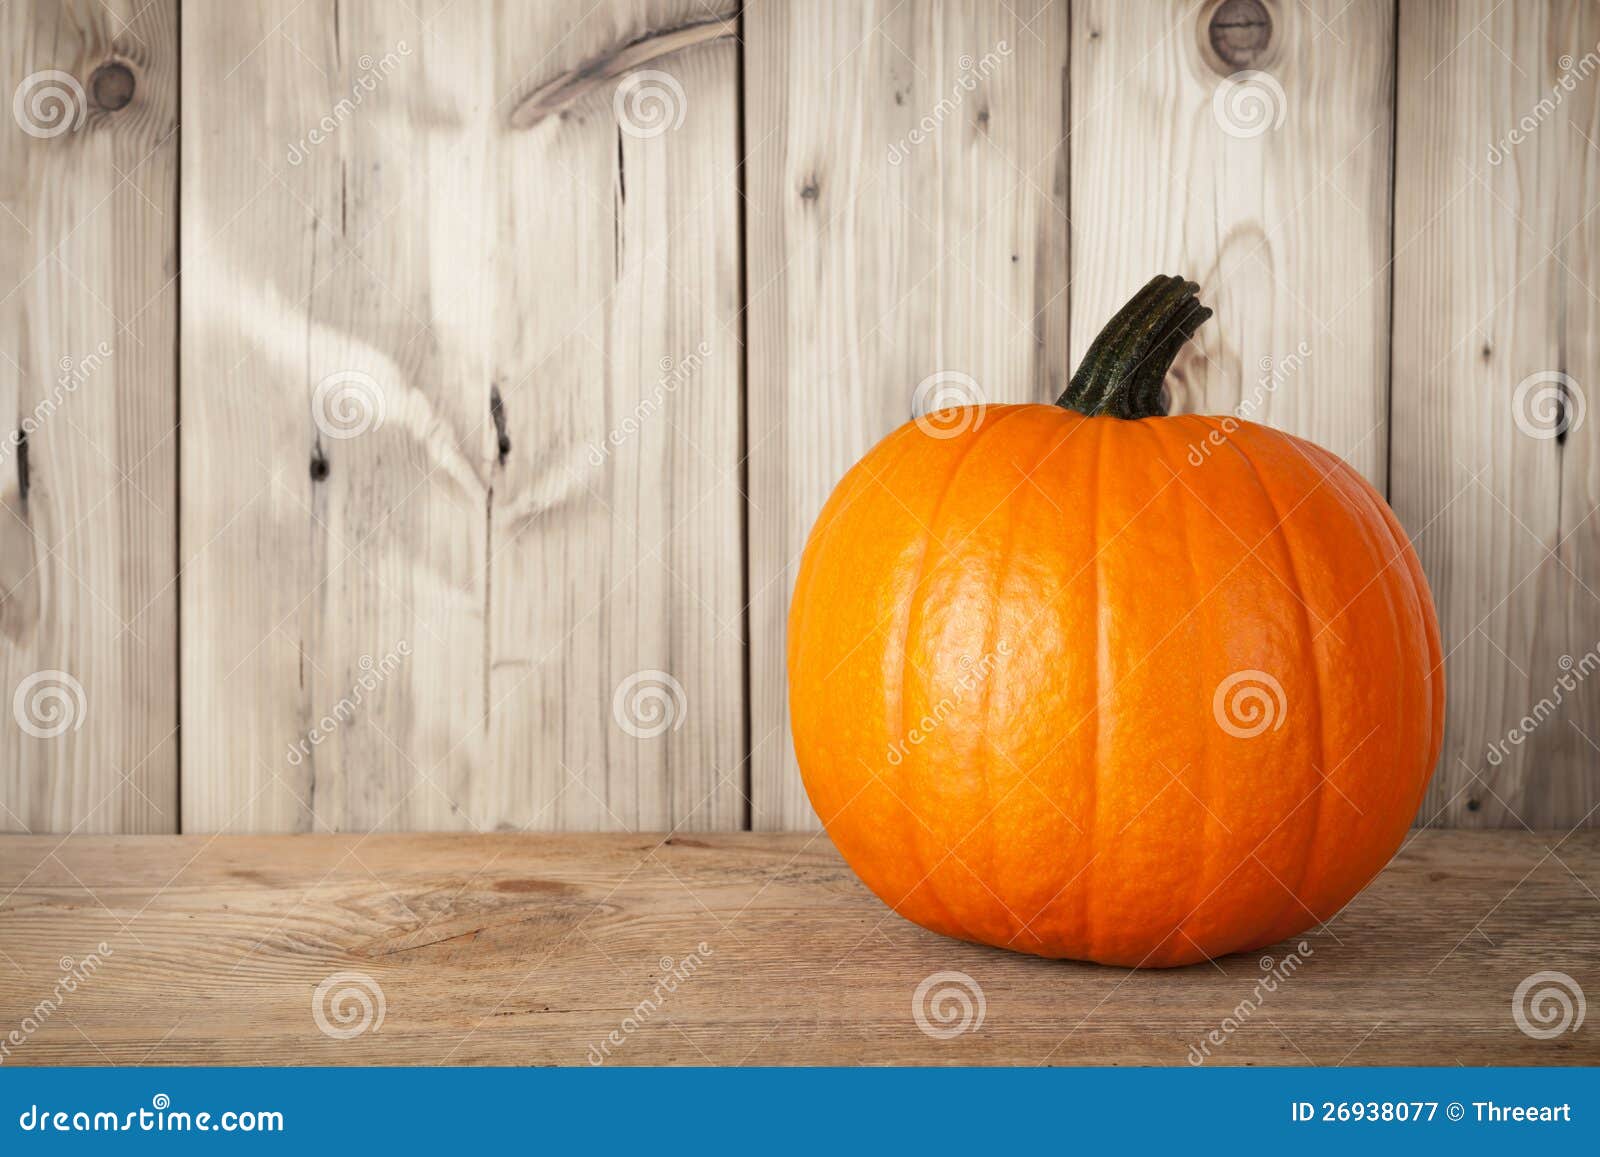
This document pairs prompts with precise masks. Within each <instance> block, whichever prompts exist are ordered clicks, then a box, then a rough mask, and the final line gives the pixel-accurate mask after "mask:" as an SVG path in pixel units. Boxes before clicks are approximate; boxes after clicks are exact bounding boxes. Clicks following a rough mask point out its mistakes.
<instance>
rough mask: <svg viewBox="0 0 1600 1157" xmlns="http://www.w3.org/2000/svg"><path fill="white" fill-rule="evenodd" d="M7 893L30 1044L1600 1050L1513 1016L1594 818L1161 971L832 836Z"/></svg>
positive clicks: (1469, 854)
mask: <svg viewBox="0 0 1600 1157" xmlns="http://www.w3.org/2000/svg"><path fill="white" fill-rule="evenodd" d="M0 896H3V897H4V899H3V901H0V1059H3V1061H4V1063H6V1064H61V1063H67V1064H105V1063H115V1064H191V1063H194V1064H267V1063H289V1064H419V1063H420V1064H568V1065H582V1064H585V1063H596V1062H603V1063H607V1064H647V1063H648V1064H705V1063H715V1064H725V1063H745V1064H818V1063H843V1064H856V1063H907V1064H925V1063H934V1064H957V1063H960V1064H1041V1063H1042V1064H1158V1065H1183V1064H1185V1063H1192V1062H1193V1060H1194V1059H1196V1058H1197V1057H1201V1056H1202V1055H1203V1050H1206V1049H1207V1048H1209V1053H1210V1056H1209V1057H1208V1058H1206V1059H1205V1063H1208V1064H1244V1063H1248V1064H1315V1065H1337V1064H1347V1065H1353V1064H1401V1063H1426V1064H1455V1063H1461V1064H1468V1065H1477V1064H1595V1063H1600V1023H1596V1022H1600V1016H1596V1017H1594V1018H1592V1020H1591V1022H1590V1023H1587V1024H1583V1025H1582V1026H1581V1027H1577V1028H1576V1029H1575V1030H1573V1029H1572V1028H1570V1027H1569V1029H1568V1031H1563V1032H1560V1033H1558V1034H1557V1035H1554V1036H1552V1037H1549V1038H1548V1039H1540V1038H1538V1037H1536V1036H1533V1035H1529V1033H1527V1032H1524V1031H1523V1030H1522V1029H1521V1028H1519V1026H1518V1018H1517V1017H1516V1016H1515V1015H1514V1013H1513V999H1514V994H1515V993H1516V991H1517V989H1518V986H1519V985H1521V984H1522V983H1523V982H1524V981H1525V980H1526V979H1527V978H1528V977H1530V976H1533V975H1534V974H1536V973H1543V972H1549V973H1563V974H1565V975H1566V977H1567V978H1570V980H1571V982H1572V984H1573V985H1576V986H1577V987H1579V988H1582V989H1586V990H1587V992H1588V994H1589V995H1590V996H1600V832H1597V831H1585V832H1577V833H1573V834H1570V835H1565V836H1562V835H1559V834H1551V835H1546V834H1536V833H1505V832H1464V831H1451V832H1446V831H1422V832H1418V833H1415V834H1414V837H1413V838H1412V840H1411V841H1410V843H1409V844H1408V845H1407V846H1406V848H1405V849H1404V850H1403V851H1402V852H1401V854H1400V855H1399V856H1398V857H1397V859H1396V860H1395V862H1394V863H1393V864H1392V865H1391V866H1390V867H1389V869H1388V870H1387V871H1386V872H1385V873H1384V874H1383V875H1382V876H1381V877H1380V878H1379V879H1378V880H1377V881H1376V882H1375V883H1374V884H1373V885H1372V886H1371V887H1370V888H1369V889H1368V890H1367V891H1366V892H1365V893H1363V894H1362V895H1361V896H1360V897H1358V898H1357V900H1356V901H1355V902H1354V903H1352V904H1351V905H1350V906H1349V907H1348V908H1347V909H1346V910H1345V911H1344V912H1342V913H1341V914H1340V915H1339V916H1338V917H1337V918H1336V919H1335V920H1334V921H1333V922H1332V923H1331V925H1329V926H1328V927H1326V928H1324V929H1322V930H1319V931H1315V932H1312V933H1309V934H1307V936H1306V937H1304V940H1305V948H1304V949H1300V948H1299V947H1298V944H1297V943H1291V944H1285V945H1280V946H1277V947H1274V948H1273V949H1269V950H1267V951H1265V952H1262V953H1257V954H1251V955H1248V956H1237V957H1230V958H1227V959H1224V960H1221V961H1218V962H1216V963H1214V964H1201V965H1196V966H1193V967H1190V968H1185V969H1179V970H1172V971H1151V972H1129V971H1126V970H1123V969H1114V968H1103V967H1099V966H1095V965H1084V964H1075V963H1067V962H1058V961H1047V960H1039V959H1034V958H1031V957H1027V956H1020V955H1015V954H1012V953H1007V952H1002V951H998V950H995V949H990V948H984V947H979V946H976V945H971V944H963V943H958V942H955V941H951V940H946V939H944V938H942V937H939V936H936V935H933V934H932V933H929V932H925V931H923V930H922V929H920V928H917V927H915V926H913V925H911V924H909V923H907V922H906V921H904V920H902V919H900V918H899V917H897V916H895V915H893V914H892V913H891V912H889V911H888V910H887V909H886V908H885V907H884V906H883V905H882V904H880V903H879V902H878V901H877V900H876V899H875V898H874V897H873V896H872V895H871V894H870V893H869V892H868V891H867V890H866V889H865V888H864V887H863V886H862V885H861V884H860V883H859V882H858V881H857V880H856V879H855V877H854V876H852V875H851V873H850V872H849V870H848V869H847V868H846V867H845V866H844V864H843V862H842V861H841V860H840V858H839V856H838V854H837V853H836V852H835V851H834V849H833V847H832V845H831V844H829V842H828V841H827V839H826V837H823V836H812V835H806V834H793V835H761V834H729V835H694V836H682V835H680V836H673V837H670V838H664V837H652V836H647V835H595V836H580V835H494V836H453V835H438V836H416V835H407V836H401V835H382V836H366V837H362V836H268V837H245V836H227V837H204V836H181V837H104V838H102V837H85V838H71V839H65V840H63V839H61V838H59V837H44V836H21V837H6V838H0ZM1291 954H1292V955H1291ZM939 974H946V975H939ZM930 978H931V979H930ZM1269 978H1271V980H1272V983H1270V984H1269V983H1267V981H1268V979H1269ZM1565 983H1566V982H1565V981H1564V980H1551V979H1550V978H1541V979H1539V980H1536V981H1535V982H1534V983H1533V984H1532V985H1531V986H1530V989H1529V993H1528V994H1527V995H1526V996H1525V1000H1524V1003H1525V1004H1527V1003H1529V1001H1531V997H1532V994H1533V993H1534V992H1536V991H1538V990H1539V989H1543V988H1548V987H1549V986H1550V985H1551V984H1557V985H1562V984H1565ZM919 990H921V993H922V996H921V999H920V1001H919V999H918V994H919ZM1545 1007H1546V1011H1548V1010H1549V1009H1552V1008H1556V1007H1558V1005H1553V1004H1546V1006H1545ZM980 1014H981V1015H980ZM1230 1018H1231V1019H1230ZM1523 1019H1524V1020H1525V1021H1526V1022H1527V1023H1528V1024H1529V1025H1530V1027H1531V1028H1532V1029H1534V1030H1540V1029H1541V1027H1542V1026H1541V1024H1540V1023H1539V1022H1538V1021H1537V1019H1529V1018H1528V1017H1524V1018H1523ZM963 1025H964V1026H965V1031H957V1030H961V1029H962V1027H963ZM924 1026H926V1027H924ZM7 1032H10V1033H11V1035H10V1036H9V1037H7V1036H5V1035H4V1034H5V1033H7ZM1213 1033H1214V1034H1215V1036H1213V1035H1212V1034H1213ZM1218 1040H1220V1042H1221V1043H1216V1042H1217V1041H1218ZM1191 1050H1194V1051H1191Z"/></svg>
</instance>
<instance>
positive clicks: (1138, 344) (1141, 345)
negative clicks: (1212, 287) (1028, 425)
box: [1056, 277, 1211, 419]
mask: <svg viewBox="0 0 1600 1157" xmlns="http://www.w3.org/2000/svg"><path fill="white" fill-rule="evenodd" d="M1199 290H1200V287H1199V286H1198V285H1196V284H1195V283H1194V282H1192V281H1185V280H1184V279H1183V278H1181V277H1155V278H1152V279H1151V280H1150V281H1149V282H1148V283H1147V284H1146V285H1145V287H1144V288H1143V289H1141V290H1140V291H1139V292H1138V293H1136V294H1134V296H1133V299H1132V300H1131V301H1129V302H1128V304H1127V305H1125V306H1123V307H1122V308H1121V309H1120V310H1118V311H1117V314H1116V316H1115V317H1113V318H1112V319H1111V320H1110V321H1109V322H1107V323H1106V327H1105V329H1103V330H1101V331H1100V336H1099V337H1097V338H1095V339H1094V342H1093V344H1091V345H1090V346H1089V352H1088V353H1087V354H1085V355H1084V356H1083V361H1082V362H1080V363H1079V364H1078V372H1077V373H1075V374H1073V375H1072V381H1071V382H1070V383H1069V384H1068V386H1067V388H1066V390H1065V391H1063V392H1062V394H1061V397H1059V398H1057V399H1056V405H1058V406H1061V407H1064V408H1065V409H1068V410H1076V411H1078V413H1080V414H1086V415H1089V416H1091V417H1093V416H1095V415H1098V414H1104V415H1108V416H1110V417H1113V418H1128V419H1135V418H1158V417H1160V416H1162V415H1163V414H1165V413H1166V412H1167V410H1166V403H1165V402H1164V401H1163V399H1162V397H1161V383H1162V382H1163V381H1164V380H1165V379H1166V376H1167V371H1168V370H1169V369H1171V368H1172V362H1173V360H1174V359H1175V358H1176V357H1177V356H1178V350H1179V349H1181V348H1182V347H1183V343H1184V342H1186V341H1188V340H1189V339H1190V338H1191V337H1193V336H1194V332H1195V330H1197V329H1199V328H1200V324H1201V323H1202V322H1204V321H1205V319H1206V318H1208V317H1210V316H1211V311H1210V310H1209V309H1207V308H1206V307H1205V306H1203V305H1201V304H1200V301H1199V299H1198V298H1197V297H1196V296H1195V295H1196V294H1197V293H1198V292H1199Z"/></svg>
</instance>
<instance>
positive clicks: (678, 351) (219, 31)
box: [183, 0, 743, 831]
mask: <svg viewBox="0 0 1600 1157" xmlns="http://www.w3.org/2000/svg"><path fill="white" fill-rule="evenodd" d="M714 14H715V13H708V12H706V11H705V10H703V9H701V8H699V7H697V6H693V5H690V4H688V3H664V2H656V0H650V2H641V3H635V4H624V3H618V4H611V5H607V6H605V7H604V8H598V7H595V6H591V5H586V4H580V3H577V2H576V0H574V2H573V3H570V4H562V5H527V4H509V3H508V4H504V5H498V6H494V7H484V6H480V7H474V8H472V9H470V10H452V8H451V6H450V5H449V4H447V3H438V4H432V3H430V4H424V5H421V6H419V8H417V9H416V10H413V8H412V7H411V6H406V5H401V6H394V5H387V4H377V3H357V4H342V3H341V4H335V3H333V2H331V0H322V2H315V3H308V4H303V5H295V6H290V5H287V4H282V3H257V4H245V5H237V6H234V5H230V6H224V7H218V6H198V7H196V8H195V9H193V10H191V11H189V12H186V14H185V17H186V19H185V35H184V47H185V70H184V87H185V97H184V99H185V108H186V110H188V112H187V116H186V126H185V127H186V132H185V137H184V141H185V157H186V162H185V182H184V190H183V197H184V216H183V229H184V260H185V265H184V273H185V278H186V280H185V292H184V331H183V367H184V377H185V382H186V383H193V384H194V388H193V389H192V390H191V391H190V392H191V393H192V394H193V398H192V401H191V402H190V403H189V404H187V405H186V410H185V429H186V432H187V436H186V437H185V439H184V478H185V487H184V496H183V543H184V557H185V572H184V586H183V606H184V615H185V620H184V625H185V630H184V654H183V664H184V687H185V692H186V693H185V698H184V705H183V720H184V734H185V755H186V766H187V767H188V769H189V770H188V774H186V775H185V779H184V824H185V830H188V831H215V830H223V829H232V830H236V831H240V830H242V831H296V830H310V829H313V828H315V829H318V830H329V829H335V830H360V831H366V830H372V829H379V828H390V829H439V828H472V829H478V830H482V829H492V828H496V827H522V826H525V825H533V826H538V827H543V828H562V827H568V828H617V827H636V826H640V825H644V826H654V827H666V826H672V825H682V826H685V827H691V828H692V827H706V826H724V827H732V826H737V824H738V820H739V815H740V812H741V810H742V809H741V807H740V804H739V795H740V772H739V765H740V757H741V752H742V727H741V724H742V719H743V678H742V657H741V654H740V649H739V648H740V638H739V628H740V624H739V606H740V603H741V598H742V595H741V590H740V580H741V570H740V565H739V551H740V539H739V511H740V498H739V490H738V471H737V461H738V437H739V431H738V413H739V389H740V375H739V356H738V353H737V341H738V329H737V322H736V315H737V310H738V283H739V256H738V254H739V239H738V234H737V229H736V226H735V222H736V220H737V213H736V209H735V205H736V195H737V177H736V159H737V131H736V124H737V100H736V85H735V74H736V61H735V57H734V50H733V47H732V42H731V40H730V39H729V38H727V37H726V36H712V37H702V38H700V39H698V40H695V41H693V42H692V43H688V44H685V45H680V46H679V47H680V48H681V51H674V52H671V53H665V54H660V55H651V53H650V52H649V51H645V50H641V48H640V45H641V44H644V43H647V42H648V41H649V40H650V38H651V37H654V36H656V35H657V34H670V30H672V29H675V28H681V27H683V26H686V25H690V24H698V23H701V22H703V21H704V20H705V19H707V18H708V16H709V15H714ZM720 15H723V16H725V15H726V13H720ZM676 43H677V42H676V41H675V42H674V44H676ZM630 52H631V53H633V54H634V55H632V56H627V55H626V54H627V53H630ZM619 53H620V54H624V55H623V57H618V54H619ZM641 53H642V55H641ZM617 58H622V59H627V60H635V59H639V60H643V61H644V62H645V63H648V64H649V65H650V66H651V68H652V69H653V70H654V71H652V72H649V73H644V74H640V75H642V76H644V77H647V78H655V79H654V84H655V88H656V90H657V91H658V92H659V93H664V94H665V96H666V99H667V101H668V102H669V104H670V106H671V107H669V108H668V109H667V115H668V118H669V120H668V122H667V123H664V124H662V125H660V126H659V127H660V128H661V129H662V131H660V132H658V133H657V132H652V131H651V129H652V128H653V127H655V126H652V125H651V124H648V123H646V124H644V125H643V130H644V131H642V132H640V133H633V132H628V131H624V127H623V126H622V125H621V122H620V121H619V120H618V114H616V113H614V105H613V94H614V92H615V91H616V90H617V89H618V85H619V84H625V83H627V77H624V79H623V81H620V82H612V83H607V84H598V83H587V82H586V83H587V87H585V86H583V85H574V84H571V83H567V82H568V81H571V80H572V78H574V77H580V78H588V81H589V82H592V81H593V79H594V78H595V77H601V76H610V75H611V72H609V71H608V69H610V68H611V65H609V64H608V63H607V62H608V61H612V60H614V59H617ZM663 77H664V78H665V79H661V78H663ZM554 91H559V92H562V93H564V94H565V95H564V96H563V98H562V100H561V101H560V102H557V104H558V105H559V107H555V106H552V110H551V114H550V115H548V116H545V115H540V116H537V117H534V116H531V115H530V114H529V113H528V109H529V108H530V105H529V101H530V99H531V100H532V101H533V103H534V105H538V102H539V100H540V99H541V98H540V94H545V95H546V96H548V94H550V93H551V92H554ZM650 111H651V109H650V108H649V107H648V102H646V107H645V109H644V112H643V113H641V114H640V115H648V114H649V113H650ZM654 111H657V112H659V111H660V110H659V109H656V110H654ZM673 114H676V115H677V116H678V117H681V124H678V125H677V126H676V127H673V124H674V122H673ZM319 132H320V139H319V136H318V133H319ZM263 239H270V243H267V244H263ZM685 366H687V367H689V368H688V369H687V370H684V369H683V367H685ZM670 374H680V376H679V377H674V378H672V379H671V381H670V382H668V378H669V375H670ZM664 383H666V384H664ZM330 389H331V390H333V391H334V393H329V392H328V391H329V390H330ZM340 390H346V391H348V397H347V399H346V401H347V403H348V406H347V409H346V410H345V412H344V413H342V414H341V413H340V411H339V410H338V408H337V405H336V404H334V399H336V398H337V395H338V391H340ZM646 403H649V405H650V409H649V412H648V416H647V417H642V418H637V420H635V416H636V415H637V414H638V412H639V408H640V407H642V406H645V405H646ZM319 417H320V418H323V419H324V421H323V422H322V423H321V424H319V422H318V419H319ZM343 419H348V420H343ZM628 422H632V423H633V424H635V425H637V427H638V430H637V433H632V432H628V433H627V434H626V436H625V437H623V438H622V439H621V440H620V441H619V442H617V443H615V444H613V443H612V442H611V441H608V433H610V432H613V431H619V430H624V427H625V423H628ZM330 427H331V429H330ZM352 433H353V434H354V436H351V435H352ZM386 659H389V660H392V661H391V662H385V660H386ZM641 670H643V671H647V672H648V671H660V672H662V673H664V674H663V675H662V676H661V677H660V680H658V681H666V680H670V681H673V682H675V684H676V687H677V688H681V699H679V700H677V701H675V702H674V703H673V707H674V710H675V711H676V716H675V718H674V719H673V724H674V725H673V726H671V727H669V728H668V729H667V730H666V732H665V733H664V734H662V735H660V736H654V737H646V738H635V737H634V736H632V735H630V734H628V733H627V732H625V731H624V730H623V729H622V728H621V727H619V725H618V723H617V722H616V720H615V718H614V714H613V710H612V704H613V696H614V693H615V692H616V689H617V688H618V686H619V685H620V684H622V683H623V681H624V680H625V679H627V678H628V677H629V676H631V675H633V674H634V673H635V672H639V671H641ZM325 720H332V725H331V726H330V725H329V724H328V723H326V722H325ZM532 769H540V770H538V771H535V770H532Z"/></svg>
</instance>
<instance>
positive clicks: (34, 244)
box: [0, 0, 178, 832]
mask: <svg viewBox="0 0 1600 1157" xmlns="http://www.w3.org/2000/svg"><path fill="white" fill-rule="evenodd" d="M177 82H178V28H177V5H176V4H175V3H174V2H173V0H149V2H144V0H108V2H107V3H105V4H100V3H94V4H88V5H72V6H64V5H62V4H60V3H57V2H55V0H17V2H15V3H11V4H7V5H5V6H4V7H0V93H3V94H4V97H5V101H6V105H5V112H6V114H7V115H6V119H5V121H4V122H0V125H3V130H0V415H3V417H0V692H3V695H4V701H5V702H4V711H5V713H4V714H3V715H0V720H3V722H4V726H0V831H60V832H67V831H78V832H172V831H176V830H177V826H178V807H177V803H178V742H177V738H176V735H175V732H176V729H177V721H178V716H177V703H178V699H177V641H178V636H177V617H176V611H177V596H176V588H175V586H174V580H175V567H176V562H177V556H176V548H175V538H176V533H177V492H176V489H175V477H174V467H175V463H176V440H177V439H176V426H177V402H178V394H177V386H176V372H175V371H176V366H175V362H174V348H175V345H174V343H175V342H176V339H177V331H176V323H177V300H178V291H177V284H176V280H175V279H176V275H177V253H176V240H177V234H176V224H177V214H176V211H175V206H176V193H177V186H176V177H177V167H178V136H177V127H178V126H177V119H178V83H177Z"/></svg>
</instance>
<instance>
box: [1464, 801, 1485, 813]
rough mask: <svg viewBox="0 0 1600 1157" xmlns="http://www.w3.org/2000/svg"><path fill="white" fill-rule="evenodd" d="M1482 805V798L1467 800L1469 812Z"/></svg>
mask: <svg viewBox="0 0 1600 1157" xmlns="http://www.w3.org/2000/svg"><path fill="white" fill-rule="evenodd" d="M1482 806H1483V801H1482V800H1476V799H1469V800H1467V810H1468V811H1469V812H1475V811H1477V810H1478V809H1479V808H1481V807H1482Z"/></svg>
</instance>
